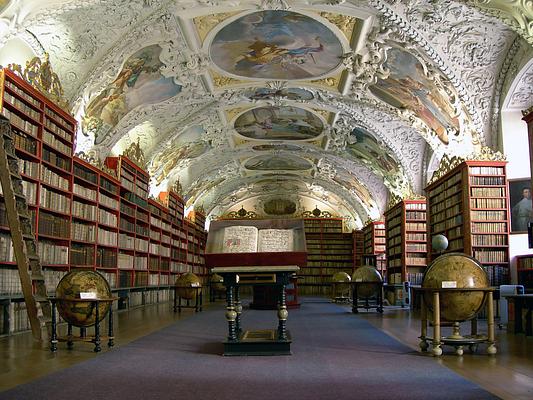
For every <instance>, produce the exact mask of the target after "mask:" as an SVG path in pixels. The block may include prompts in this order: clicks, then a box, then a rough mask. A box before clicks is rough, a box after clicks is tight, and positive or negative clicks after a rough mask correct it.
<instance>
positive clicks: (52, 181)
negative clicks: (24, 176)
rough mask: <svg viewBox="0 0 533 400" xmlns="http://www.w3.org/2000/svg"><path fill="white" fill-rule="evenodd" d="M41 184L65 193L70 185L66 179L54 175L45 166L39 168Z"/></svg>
mask: <svg viewBox="0 0 533 400" xmlns="http://www.w3.org/2000/svg"><path fill="white" fill-rule="evenodd" d="M41 182H44V183H47V184H48V185H51V186H55V187H57V188H59V189H63V190H65V191H66V190H69V187H70V183H69V180H68V179H66V178H64V177H62V176H61V175H59V174H57V173H55V172H54V171H52V170H51V169H49V168H48V167H46V166H45V165H42V166H41Z"/></svg>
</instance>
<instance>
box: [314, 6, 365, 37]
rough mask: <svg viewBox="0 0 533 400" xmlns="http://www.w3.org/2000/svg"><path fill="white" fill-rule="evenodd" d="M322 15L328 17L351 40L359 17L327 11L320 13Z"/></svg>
mask: <svg viewBox="0 0 533 400" xmlns="http://www.w3.org/2000/svg"><path fill="white" fill-rule="evenodd" d="M320 16H321V17H323V18H325V19H327V20H328V21H329V22H331V23H332V24H333V25H335V26H336V27H337V28H339V30H340V31H341V32H342V33H343V34H344V36H346V39H347V40H348V41H350V40H351V39H352V35H353V31H354V28H355V25H356V24H357V18H356V17H352V16H350V15H342V14H332V13H329V12H326V11H323V12H321V13H320Z"/></svg>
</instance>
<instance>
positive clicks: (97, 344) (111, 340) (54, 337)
mask: <svg viewBox="0 0 533 400" xmlns="http://www.w3.org/2000/svg"><path fill="white" fill-rule="evenodd" d="M117 299H118V297H112V298H107V299H63V298H58V297H51V298H49V300H50V303H51V304H52V333H51V335H50V351H52V352H56V351H57V349H58V347H57V344H58V343H59V342H67V349H68V350H72V349H73V348H74V342H85V343H94V352H95V353H98V352H100V351H101V350H102V347H101V343H102V339H104V340H105V339H108V342H107V346H108V347H113V346H114V345H115V336H114V333H113V307H112V305H111V306H110V307H109V311H108V312H107V316H108V319H109V321H108V335H107V336H101V335H100V320H101V319H103V318H105V315H104V316H103V317H102V318H100V310H99V305H100V303H105V302H108V303H113V301H115V300H117ZM60 302H75V303H76V302H77V303H91V304H92V308H93V309H94V313H95V323H94V335H93V336H87V327H85V326H79V328H80V336H77V337H76V336H74V335H73V333H72V327H73V326H76V325H74V324H72V323H70V322H68V325H67V336H64V337H60V336H58V334H57V313H56V306H57V303H60Z"/></svg>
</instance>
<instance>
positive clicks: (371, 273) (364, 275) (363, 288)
mask: <svg viewBox="0 0 533 400" xmlns="http://www.w3.org/2000/svg"><path fill="white" fill-rule="evenodd" d="M352 288H353V289H352V312H353V313H357V312H358V309H357V306H358V299H359V298H360V297H361V298H363V299H364V300H365V305H364V308H365V309H367V310H368V309H369V308H370V305H369V299H370V298H372V297H375V298H376V309H377V311H378V312H380V313H382V312H383V278H382V277H381V274H380V273H379V271H378V270H377V269H376V268H375V267H373V266H371V265H363V266H361V267H359V268H357V269H356V270H355V271H354V273H353V274H352Z"/></svg>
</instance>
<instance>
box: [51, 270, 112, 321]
mask: <svg viewBox="0 0 533 400" xmlns="http://www.w3.org/2000/svg"><path fill="white" fill-rule="evenodd" d="M80 293H92V294H93V296H94V298H96V299H109V298H110V297H111V288H110V287H109V283H107V281H106V279H105V278H104V277H103V276H102V275H101V274H99V273H98V272H96V271H70V272H69V273H67V274H66V275H65V276H64V277H63V278H62V279H61V280H60V281H59V283H58V284H57V288H56V297H57V298H58V301H57V310H58V311H59V315H61V317H63V319H64V320H65V321H67V322H68V323H70V324H72V325H74V326H77V327H88V326H92V325H94V324H95V323H96V303H95V302H94V301H69V299H80V298H81V295H80ZM110 306H111V302H109V301H102V302H99V304H98V315H99V322H100V321H102V319H104V317H105V316H106V315H107V312H108V311H109V307H110Z"/></svg>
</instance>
